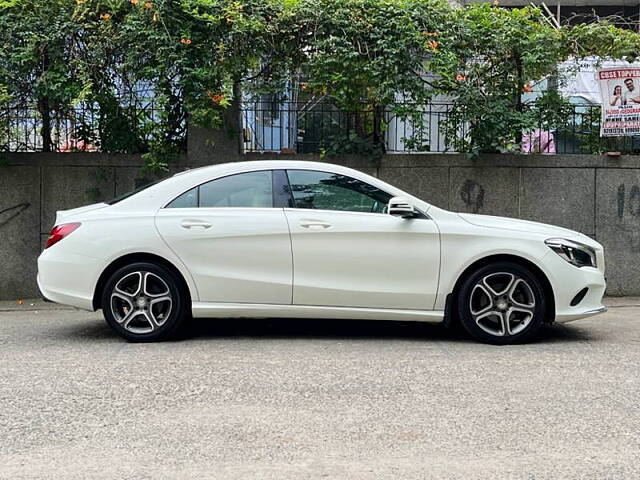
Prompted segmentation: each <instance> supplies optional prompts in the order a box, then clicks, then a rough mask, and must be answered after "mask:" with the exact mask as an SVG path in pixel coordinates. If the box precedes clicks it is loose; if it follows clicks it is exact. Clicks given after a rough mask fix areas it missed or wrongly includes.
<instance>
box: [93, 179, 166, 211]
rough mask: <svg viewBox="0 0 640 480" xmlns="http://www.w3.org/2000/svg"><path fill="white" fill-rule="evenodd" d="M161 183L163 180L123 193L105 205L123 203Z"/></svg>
mask: <svg viewBox="0 0 640 480" xmlns="http://www.w3.org/2000/svg"><path fill="white" fill-rule="evenodd" d="M161 181H162V180H156V181H155V182H149V183H145V184H144V185H142V186H141V187H138V188H136V189H135V190H131V191H130V192H127V193H123V194H122V195H118V196H117V197H116V198H113V199H111V200H109V201H107V202H104V203H106V204H107V205H115V204H116V203H118V202H121V201H122V200H124V199H125V198H129V197H131V196H132V195H135V194H136V193H140V192H141V191H143V190H146V189H147V188H149V187H151V186H152V185H155V184H156V183H160V182H161Z"/></svg>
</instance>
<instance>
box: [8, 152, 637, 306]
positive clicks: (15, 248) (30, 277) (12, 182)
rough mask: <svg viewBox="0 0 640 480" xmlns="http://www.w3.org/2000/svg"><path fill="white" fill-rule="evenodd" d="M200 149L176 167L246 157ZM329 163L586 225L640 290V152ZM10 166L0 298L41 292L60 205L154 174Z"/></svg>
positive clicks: (20, 162)
mask: <svg viewBox="0 0 640 480" xmlns="http://www.w3.org/2000/svg"><path fill="white" fill-rule="evenodd" d="M195 151H196V150H194V152H195ZM197 152H199V153H197V154H194V153H192V155H191V156H190V157H187V156H185V157H183V158H181V159H180V160H179V161H178V162H177V164H176V165H173V166H172V170H173V171H179V170H182V169H184V168H187V167H188V166H199V165H202V164H207V163H221V162H223V161H230V160H238V159H239V158H238V157H237V156H235V155H234V154H233V153H232V152H230V151H228V152H226V153H222V152H223V151H219V152H218V153H216V152H214V151H207V152H201V151H197ZM274 157H276V156H275V155H269V156H267V155H262V156H261V155H247V156H245V157H243V158H246V159H261V158H269V159H271V158H274ZM282 158H286V159H294V158H298V159H306V160H318V158H317V157H315V156H293V155H286V156H282ZM331 161H333V162H334V163H341V164H343V165H348V166H351V167H354V168H358V169H360V170H362V171H364V172H366V173H369V174H371V175H374V176H377V177H380V178H381V179H383V180H385V181H387V182H389V183H392V184H394V185H397V186H398V187H400V188H403V189H405V190H407V191H408V192H410V193H412V194H414V195H416V196H418V197H420V198H423V199H425V200H427V201H429V202H431V203H433V204H434V205H437V206H439V207H442V208H446V209H450V210H455V211H461V212H473V213H481V214H489V215H504V216H509V217H516V218H523V219H527V220H535V221H540V222H547V223H553V224H556V225H560V226H564V227H568V228H571V229H575V230H579V231H582V232H584V233H586V234H588V235H591V236H593V237H595V238H596V239H597V240H598V241H599V242H601V243H603V244H604V246H605V249H606V261H607V278H608V285H609V289H608V292H609V294H612V295H640V157H632V156H625V157H623V158H622V159H609V158H607V157H605V156H591V155H585V156H581V155H568V156H560V155H558V156H506V155H493V156H491V155H489V156H485V157H483V158H481V159H479V160H469V159H466V158H465V157H464V156H461V155H388V156H385V157H383V158H382V159H381V160H380V161H376V162H374V161H370V160H367V159H361V158H360V159H359V158H341V159H333V160H331ZM8 164H9V166H0V238H2V241H1V242H0V265H1V266H2V267H1V270H0V273H1V274H0V299H16V298H26V297H35V296H37V294H38V292H37V287H36V282H35V278H36V271H37V266H36V259H37V257H38V255H39V253H40V251H41V249H42V244H43V242H44V240H45V239H46V237H47V234H48V232H49V230H50V229H51V227H52V224H53V222H54V219H55V212H56V211H57V210H64V209H68V208H73V207H77V206H81V205H84V204H88V203H93V202H96V201H101V200H105V199H108V198H111V197H113V196H115V195H118V194H120V193H124V192H126V191H129V190H131V189H132V188H134V187H135V186H136V185H138V184H140V183H143V182H144V181H145V180H151V179H153V176H151V175H149V174H146V173H145V172H144V169H142V168H141V167H142V161H141V159H140V158H139V157H137V156H135V155H108V154H97V153H65V154H55V153H22V154H10V155H9V156H8Z"/></svg>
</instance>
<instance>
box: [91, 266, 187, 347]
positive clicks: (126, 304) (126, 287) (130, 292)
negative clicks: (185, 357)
mask: <svg viewBox="0 0 640 480" xmlns="http://www.w3.org/2000/svg"><path fill="white" fill-rule="evenodd" d="M184 297H185V295H184V294H183V293H182V291H181V287H180V282H179V281H178V279H177V278H176V277H175V275H174V274H173V273H172V272H171V271H170V270H168V269H167V268H165V267H164V266H161V265H156V264H153V263H146V262H140V263H134V264H131V265H127V266H125V267H122V268H120V269H119V270H117V271H116V272H115V273H113V275H112V276H111V277H110V279H109V280H108V281H107V283H106V285H105V289H104V291H103V294H102V311H103V314H104V317H105V320H106V321H107V323H108V324H109V326H111V328H113V330H115V331H116V332H117V333H118V334H119V335H121V336H122V337H124V338H126V339H127V340H129V341H133V342H153V341H158V340H164V339H167V338H170V337H172V336H173V335H174V334H175V333H176V332H177V331H178V329H179V328H180V327H181V325H182V324H183V323H184V321H185V319H186V318H187V316H188V312H187V310H186V305H185V299H184Z"/></svg>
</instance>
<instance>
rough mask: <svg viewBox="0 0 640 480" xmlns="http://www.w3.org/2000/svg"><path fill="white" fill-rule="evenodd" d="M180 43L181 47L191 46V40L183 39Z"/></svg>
mask: <svg viewBox="0 0 640 480" xmlns="http://www.w3.org/2000/svg"><path fill="white" fill-rule="evenodd" d="M180 43H181V44H183V45H191V39H190V38H183V39H182V40H180Z"/></svg>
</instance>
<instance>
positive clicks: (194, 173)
mask: <svg viewBox="0 0 640 480" xmlns="http://www.w3.org/2000/svg"><path fill="white" fill-rule="evenodd" d="M279 169H300V170H319V171H327V172H332V173H337V174H341V175H347V176H351V177H353V178H356V179H358V180H361V181H364V182H367V183H369V184H371V185H373V186H376V187H378V188H380V189H382V190H385V191H386V192H388V193H390V194H391V195H394V196H406V197H410V198H413V199H415V200H417V201H419V202H420V203H423V204H425V206H427V205H428V204H427V203H426V202H424V201H423V200H420V199H418V198H416V197H414V196H412V195H409V194H407V193H406V192H403V191H402V190H400V189H398V188H396V187H394V186H393V185H389V184H387V183H385V182H383V181H382V180H380V179H378V178H376V177H373V176H371V175H368V174H366V173H364V172H362V171H359V170H354V169H352V168H349V167H345V166H342V165H336V164H332V163H326V162H315V161H306V160H249V161H238V162H229V163H220V164H215V165H207V166H202V167H198V168H194V169H189V170H185V171H183V172H179V173H177V174H175V175H173V176H172V177H169V178H167V179H166V180H163V181H161V182H159V183H157V184H156V185H153V186H151V187H149V188H148V189H146V190H143V191H141V192H139V193H137V194H135V195H132V196H131V197H129V198H127V199H125V200H123V201H121V202H120V203H118V204H116V206H120V207H119V208H124V209H127V208H131V207H133V205H135V208H136V209H144V210H147V209H152V210H157V209H159V208H162V207H164V206H165V205H166V204H167V203H169V202H170V201H171V200H173V199H174V198H176V197H177V196H179V195H181V194H182V193H184V192H186V191H188V190H190V189H191V188H193V187H195V186H198V185H200V184H202V183H205V182H208V181H210V180H214V179H216V178H220V177H224V176H227V175H233V174H237V173H243V172H251V171H257V170H279Z"/></svg>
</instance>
